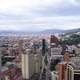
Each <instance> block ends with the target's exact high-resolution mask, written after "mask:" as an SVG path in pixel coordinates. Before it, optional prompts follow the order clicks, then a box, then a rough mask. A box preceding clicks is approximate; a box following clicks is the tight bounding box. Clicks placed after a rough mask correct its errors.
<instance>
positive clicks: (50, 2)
mask: <svg viewBox="0 0 80 80" xmlns="http://www.w3.org/2000/svg"><path fill="white" fill-rule="evenodd" d="M72 28H80V0H0V30H29V31H40V30H44V29H72Z"/></svg>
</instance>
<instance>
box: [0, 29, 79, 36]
mask: <svg viewBox="0 0 80 80" xmlns="http://www.w3.org/2000/svg"><path fill="white" fill-rule="evenodd" d="M75 32H80V28H77V29H70V30H62V29H48V30H44V31H40V32H30V31H28V32H27V31H14V30H12V31H8V30H7V31H6V30H0V35H8V34H18V35H20V34H27V33H33V34H41V33H42V34H54V33H59V34H62V33H75Z"/></svg>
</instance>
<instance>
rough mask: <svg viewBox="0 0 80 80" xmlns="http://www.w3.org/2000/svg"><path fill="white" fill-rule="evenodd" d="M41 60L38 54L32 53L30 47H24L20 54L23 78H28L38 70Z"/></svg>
mask: <svg viewBox="0 0 80 80" xmlns="http://www.w3.org/2000/svg"><path fill="white" fill-rule="evenodd" d="M41 60H42V59H41V56H40V54H33V53H32V51H31V49H26V51H25V53H23V54H22V77H23V79H30V78H31V77H32V76H33V75H34V74H35V73H39V72H40V67H41Z"/></svg>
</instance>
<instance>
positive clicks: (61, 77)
mask: <svg viewBox="0 0 80 80" xmlns="http://www.w3.org/2000/svg"><path fill="white" fill-rule="evenodd" d="M0 80H80V32H74V33H66V34H40V35H33V34H30V35H26V36H24V35H23V36H16V35H14V36H0Z"/></svg>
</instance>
